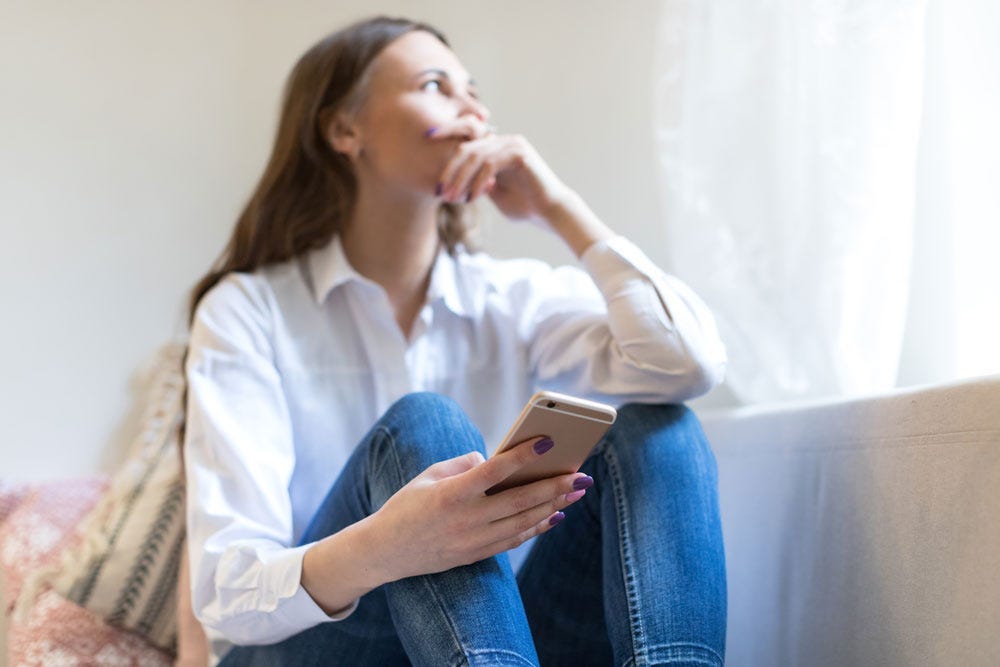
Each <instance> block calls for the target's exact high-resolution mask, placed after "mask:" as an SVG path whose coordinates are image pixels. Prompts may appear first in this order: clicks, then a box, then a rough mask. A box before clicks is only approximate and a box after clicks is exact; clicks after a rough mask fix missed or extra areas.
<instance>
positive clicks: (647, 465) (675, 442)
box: [604, 403, 717, 482]
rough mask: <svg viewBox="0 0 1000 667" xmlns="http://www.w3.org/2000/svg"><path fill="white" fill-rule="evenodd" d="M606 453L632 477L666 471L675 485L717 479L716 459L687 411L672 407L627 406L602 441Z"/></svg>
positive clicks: (677, 406) (676, 406) (703, 434)
mask: <svg viewBox="0 0 1000 667" xmlns="http://www.w3.org/2000/svg"><path fill="white" fill-rule="evenodd" d="M604 445H605V453H606V455H608V456H613V457H614V458H615V460H616V461H617V464H618V465H619V466H620V467H622V468H629V469H632V471H631V472H630V473H629V474H630V475H632V476H633V477H635V476H642V475H641V471H645V470H650V469H654V468H655V469H658V470H661V471H662V470H669V475H670V476H671V477H672V478H673V479H674V481H675V482H677V481H679V480H680V479H683V478H689V479H690V478H692V477H694V478H697V479H700V480H705V479H710V480H714V479H715V478H716V475H717V472H716V464H715V456H714V454H713V453H712V449H711V447H710V445H709V443H708V439H707V438H706V437H705V433H704V431H703V430H702V428H701V422H700V421H699V420H698V417H697V416H696V415H695V414H694V412H693V411H691V409H690V408H688V407H686V406H684V405H674V404H656V405H647V404H638V403H630V404H628V405H625V406H623V407H622V408H621V409H620V410H619V411H618V419H617V420H616V421H615V424H614V426H613V427H612V429H611V431H609V432H608V436H607V437H606V438H605V443H604Z"/></svg>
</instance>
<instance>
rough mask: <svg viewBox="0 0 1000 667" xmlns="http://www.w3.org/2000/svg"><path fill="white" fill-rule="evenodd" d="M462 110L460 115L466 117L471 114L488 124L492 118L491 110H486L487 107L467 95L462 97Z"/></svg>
mask: <svg viewBox="0 0 1000 667" xmlns="http://www.w3.org/2000/svg"><path fill="white" fill-rule="evenodd" d="M461 100H462V108H461V111H460V114H459V115H465V114H467V113H471V114H472V115H474V116H475V117H476V118H478V119H479V120H481V121H482V122H484V123H485V122H486V121H487V120H489V117H490V110H489V109H487V108H486V105H485V104H483V103H482V102H480V101H479V100H477V99H476V98H475V97H473V96H472V95H470V94H468V93H465V94H464V95H462V98H461Z"/></svg>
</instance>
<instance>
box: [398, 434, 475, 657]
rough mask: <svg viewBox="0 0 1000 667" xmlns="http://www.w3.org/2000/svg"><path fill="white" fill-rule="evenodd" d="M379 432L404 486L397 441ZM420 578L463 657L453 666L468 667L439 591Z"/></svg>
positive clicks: (456, 650)
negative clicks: (384, 439) (386, 443)
mask: <svg viewBox="0 0 1000 667" xmlns="http://www.w3.org/2000/svg"><path fill="white" fill-rule="evenodd" d="M379 430H380V431H381V432H382V433H384V434H385V437H386V438H387V439H388V440H389V444H390V445H391V446H390V447H389V451H390V452H391V454H392V460H393V462H394V463H395V464H396V474H397V479H398V480H399V482H400V483H401V484H404V483H405V482H403V464H402V463H400V461H399V453H398V452H397V451H396V439H395V438H394V437H393V436H392V433H391V432H390V431H389V429H387V428H385V427H384V426H379ZM419 578H420V582H421V584H423V586H424V587H425V588H426V589H427V591H428V594H429V595H430V596H431V598H432V599H433V600H434V602H435V604H437V606H438V609H439V610H440V611H441V615H442V616H443V617H444V619H445V622H446V623H447V627H448V630H449V633H450V635H451V640H452V650H453V651H454V652H455V655H458V656H462V657H461V658H460V659H459V661H457V662H455V663H453V664H455V665H468V664H469V661H468V659H467V658H464V655H465V651H464V650H463V648H462V642H461V640H460V639H459V637H458V630H457V628H455V623H454V621H453V620H452V618H451V616H449V615H448V611H447V609H446V608H445V606H444V604H443V603H442V601H441V597H440V596H439V595H438V594H437V591H436V590H435V589H434V586H432V585H431V582H430V581H428V578H427V575H419Z"/></svg>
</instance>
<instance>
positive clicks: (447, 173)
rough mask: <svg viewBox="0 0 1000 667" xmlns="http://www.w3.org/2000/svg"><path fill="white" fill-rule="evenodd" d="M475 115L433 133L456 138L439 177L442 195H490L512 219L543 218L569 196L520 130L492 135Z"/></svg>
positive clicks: (435, 137)
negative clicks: (453, 148) (452, 149)
mask: <svg viewBox="0 0 1000 667" xmlns="http://www.w3.org/2000/svg"><path fill="white" fill-rule="evenodd" d="M486 127H487V126H485V125H484V124H482V123H480V122H479V121H477V120H473V119H460V120H457V121H455V122H454V123H453V124H450V125H448V126H442V127H439V128H436V129H435V130H434V131H433V132H431V133H429V135H428V136H429V138H430V139H431V140H433V141H448V140H458V141H459V142H460V143H459V144H458V145H457V147H456V149H455V154H454V155H453V156H452V158H451V160H449V161H448V164H447V166H446V167H445V168H444V171H443V172H442V173H441V177H440V180H439V188H440V192H439V194H440V196H441V197H442V198H443V199H444V200H445V201H450V202H459V203H464V202H470V201H474V200H475V199H477V198H479V197H481V196H482V195H484V194H488V195H489V197H490V199H492V200H493V203H494V204H495V205H496V207H497V208H498V209H499V210H500V212H501V213H503V214H504V215H505V216H507V217H508V218H510V219H512V220H531V221H534V222H542V221H544V220H545V219H546V217H547V213H548V212H549V211H551V210H552V209H553V207H554V206H556V205H557V204H558V203H560V202H562V201H565V200H566V198H567V197H569V196H570V194H571V193H570V190H569V188H568V187H567V186H566V185H565V184H564V183H563V182H562V181H560V180H559V178H558V177H557V176H556V175H555V173H554V172H553V171H552V170H551V169H550V168H549V166H548V165H547V164H546V163H545V161H544V160H543V159H542V157H541V156H540V155H539V154H538V151H536V150H535V148H534V147H533V146H532V145H531V144H530V143H528V141H527V139H525V138H524V137H522V136H520V135H516V134H512V135H498V134H493V133H492V132H490V131H489V130H488V129H486Z"/></svg>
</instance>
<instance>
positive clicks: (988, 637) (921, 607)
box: [702, 376, 1000, 667]
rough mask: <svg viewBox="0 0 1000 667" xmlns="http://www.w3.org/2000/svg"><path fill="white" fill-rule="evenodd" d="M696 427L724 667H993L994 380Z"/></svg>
mask: <svg viewBox="0 0 1000 667" xmlns="http://www.w3.org/2000/svg"><path fill="white" fill-rule="evenodd" d="M702 420H703V423H704V426H705V430H706V433H707V434H708V436H709V439H710V440H711V442H712V444H713V448H714V449H715V451H716V456H717V458H718V462H719V476H720V477H719V480H720V481H719V484H720V503H721V512H722V520H723V532H724V539H725V541H726V559H727V568H728V577H729V629H728V641H727V662H728V663H729V664H733V665H740V666H741V667H742V666H752V665H761V666H765V665H766V666H768V667H770V666H772V665H809V666H810V667H823V666H825V665H830V666H833V665H837V666H840V665H876V664H877V665H942V666H944V665H959V664H961V665H1000V639H998V633H1000V376H996V377H989V378H982V379H978V380H970V381H966V382H961V383H957V384H953V385H948V386H939V387H930V388H917V389H911V390H905V391H899V392H897V393H893V394H891V395H886V396H876V397H871V398H865V399H857V400H845V401H832V402H826V403H811V404H796V405H784V406H772V407H764V408H753V409H750V408H744V409H738V410H734V411H729V412H710V413H706V414H703V415H702Z"/></svg>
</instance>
